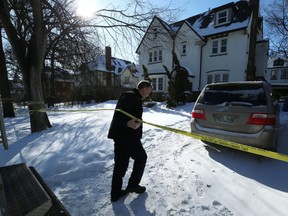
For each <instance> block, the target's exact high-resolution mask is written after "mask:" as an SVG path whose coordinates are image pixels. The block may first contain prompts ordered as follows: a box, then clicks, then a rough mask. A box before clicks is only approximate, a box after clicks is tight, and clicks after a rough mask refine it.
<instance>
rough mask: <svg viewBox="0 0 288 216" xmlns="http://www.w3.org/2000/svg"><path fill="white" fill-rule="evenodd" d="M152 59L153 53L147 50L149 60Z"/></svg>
mask: <svg viewBox="0 0 288 216" xmlns="http://www.w3.org/2000/svg"><path fill="white" fill-rule="evenodd" d="M152 59H153V53H152V52H149V62H152Z"/></svg>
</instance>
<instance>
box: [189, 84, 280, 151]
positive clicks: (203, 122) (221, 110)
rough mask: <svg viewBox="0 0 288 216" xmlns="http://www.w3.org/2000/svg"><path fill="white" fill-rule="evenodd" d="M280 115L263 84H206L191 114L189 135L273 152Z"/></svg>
mask: <svg viewBox="0 0 288 216" xmlns="http://www.w3.org/2000/svg"><path fill="white" fill-rule="evenodd" d="M279 112H280V109H279V105H278V102H277V100H276V99H275V98H274V97H273V94H272V88H271V86H270V84H268V83H266V82H263V81H244V82H226V83H215V84H208V85H206V87H205V88H204V89H203V90H202V92H201V93H200V95H199V97H198V99H197V101H196V102H195V105H194V108H193V110H192V118H191V122H190V125H191V132H192V133H198V134H202V135H208V136H212V137H216V138H220V139H224V140H229V141H233V142H237V143H241V144H245V145H251V146H255V147H258V148H263V149H268V150H273V151H276V150H277V130H278V129H279Z"/></svg>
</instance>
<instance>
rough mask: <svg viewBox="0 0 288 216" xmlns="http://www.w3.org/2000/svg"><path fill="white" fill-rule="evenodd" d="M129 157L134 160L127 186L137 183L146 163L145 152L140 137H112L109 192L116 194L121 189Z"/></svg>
mask: <svg viewBox="0 0 288 216" xmlns="http://www.w3.org/2000/svg"><path fill="white" fill-rule="evenodd" d="M130 157H131V158H132V159H133V160H134V164H133V171H132V173H131V176H130V178H129V183H128V187H132V188H133V187H135V186H137V185H139V183H140V181H141V178H142V175H143V172H144V168H145V165H146V160H147V154H146V152H145V150H144V148H143V146H142V143H141V141H140V139H131V138H128V139H114V162H115V165H114V170H113V177H112V189H111V194H114V195H116V194H118V193H120V191H121V189H122V184H123V177H124V176H125V173H126V171H127V169H128V165H129V159H130Z"/></svg>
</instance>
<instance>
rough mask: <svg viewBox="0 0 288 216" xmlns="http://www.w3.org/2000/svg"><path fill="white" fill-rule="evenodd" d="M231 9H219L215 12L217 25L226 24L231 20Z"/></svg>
mask: <svg viewBox="0 0 288 216" xmlns="http://www.w3.org/2000/svg"><path fill="white" fill-rule="evenodd" d="M229 14H230V13H229V9H225V10H222V11H219V12H217V13H216V14H215V25H216V26H217V25H224V24H227V23H229V22H230V16H229Z"/></svg>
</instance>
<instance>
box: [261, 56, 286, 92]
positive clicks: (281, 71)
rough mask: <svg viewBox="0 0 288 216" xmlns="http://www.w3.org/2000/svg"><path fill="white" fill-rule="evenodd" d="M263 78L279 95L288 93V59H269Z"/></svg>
mask: <svg viewBox="0 0 288 216" xmlns="http://www.w3.org/2000/svg"><path fill="white" fill-rule="evenodd" d="M265 79H266V81H267V82H269V83H271V85H272V87H273V89H274V90H275V91H276V92H277V93H278V94H279V95H283V96H285V95H288V59H281V58H272V59H269V61H268V65H267V69H266V71H265Z"/></svg>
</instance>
